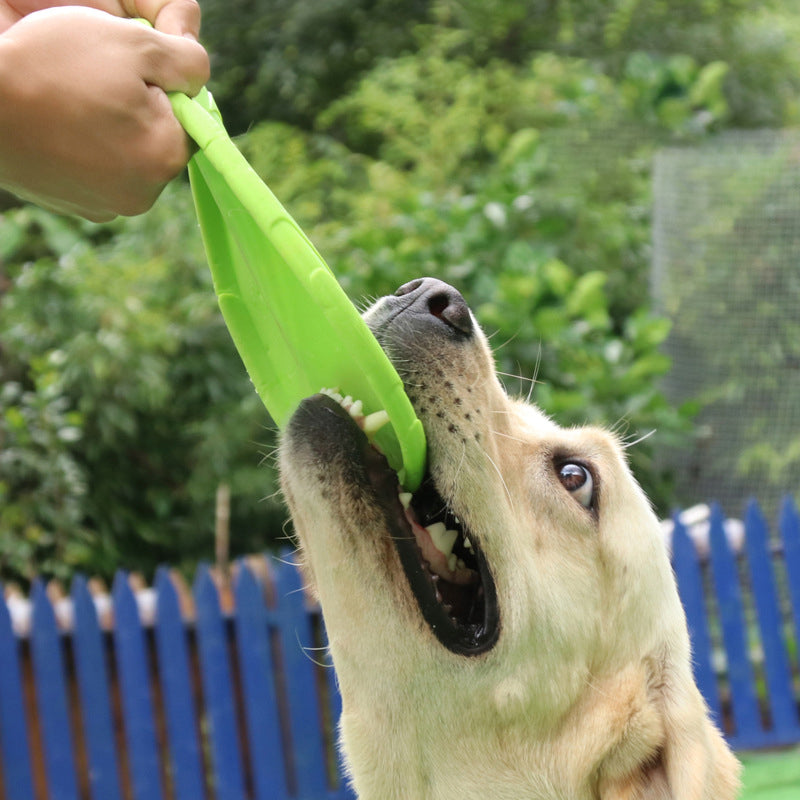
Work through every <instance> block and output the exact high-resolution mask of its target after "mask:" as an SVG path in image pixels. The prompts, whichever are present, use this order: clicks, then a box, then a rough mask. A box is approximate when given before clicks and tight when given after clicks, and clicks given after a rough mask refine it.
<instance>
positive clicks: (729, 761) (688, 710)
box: [598, 678, 741, 800]
mask: <svg viewBox="0 0 800 800" xmlns="http://www.w3.org/2000/svg"><path fill="white" fill-rule="evenodd" d="M656 695H657V697H656V708H657V709H658V711H657V713H658V715H659V716H660V718H661V719H660V722H661V730H662V736H663V739H662V742H661V745H660V746H659V747H658V749H657V750H656V751H655V753H651V754H650V755H649V756H648V757H646V758H644V759H642V760H641V762H640V763H639V764H637V765H635V766H634V767H633V768H632V769H629V770H622V771H618V770H613V771H605V772H601V776H600V781H599V787H598V788H599V796H600V798H601V800H735V798H736V796H737V793H738V789H739V772H740V769H741V767H740V765H739V762H738V761H737V760H736V759H735V758H734V756H733V754H732V753H731V751H730V750H729V748H728V746H727V744H726V743H725V740H724V739H723V738H722V735H721V734H720V732H719V731H718V730H717V729H716V727H715V726H714V725H713V724H712V723H711V721H710V719H709V716H708V709H707V707H706V705H705V702H704V701H703V698H702V696H701V695H700V692H699V691H698V690H697V687H696V686H695V684H694V682H693V681H692V680H691V679H690V678H687V679H686V680H684V681H681V682H680V683H679V684H677V685H676V684H672V685H668V684H661V685H660V686H658V688H657V690H656Z"/></svg>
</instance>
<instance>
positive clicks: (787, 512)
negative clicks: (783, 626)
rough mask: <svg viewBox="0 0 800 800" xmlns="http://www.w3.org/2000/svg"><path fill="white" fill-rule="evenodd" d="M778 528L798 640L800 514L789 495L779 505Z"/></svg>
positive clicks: (799, 614)
mask: <svg viewBox="0 0 800 800" xmlns="http://www.w3.org/2000/svg"><path fill="white" fill-rule="evenodd" d="M780 529H781V538H782V540H783V559H784V563H785V565H786V577H787V583H788V588H789V600H790V602H791V606H792V616H793V619H794V634H795V639H796V640H800V514H798V512H797V508H796V506H795V505H794V503H793V502H792V499H791V498H789V497H787V498H786V499H785V500H784V501H783V505H782V506H781V516H780Z"/></svg>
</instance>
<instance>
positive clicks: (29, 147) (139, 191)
mask: <svg viewBox="0 0 800 800" xmlns="http://www.w3.org/2000/svg"><path fill="white" fill-rule="evenodd" d="M12 4H13V5H12ZM39 5H41V3H37V2H35V0H0V11H3V10H4V11H5V12H6V13H8V12H9V10H13V12H14V13H16V14H19V15H21V16H19V17H18V18H17V19H18V21H16V22H14V23H13V24H12V25H11V26H10V27H9V28H7V29H6V31H5V32H4V33H2V35H0V109H2V111H1V112H0V185H2V186H5V187H7V188H9V189H10V190H11V191H14V192H15V193H17V194H19V195H20V196H22V197H24V198H26V199H29V200H32V201H33V202H36V203H37V204H39V205H42V206H44V207H46V208H50V209H52V210H56V211H59V212H61V213H71V214H79V215H81V216H83V217H86V218H88V219H91V220H95V221H102V220H108V219H111V218H113V217H114V216H116V215H117V214H125V215H132V214H138V213H141V212H143V211H145V210H147V209H148V208H149V207H150V206H151V205H152V204H153V202H155V200H156V198H157V197H158V195H159V194H160V192H161V190H162V189H163V187H164V186H165V185H166V183H168V182H169V181H170V180H171V179H172V178H173V177H174V176H175V175H177V174H178V173H179V172H180V170H181V169H182V168H183V167H184V165H185V164H186V162H187V160H188V158H189V145H188V140H187V137H186V135H185V133H184V131H183V129H182V128H181V126H180V123H178V121H177V120H176V119H175V116H174V114H173V113H172V107H171V105H170V103H169V99H168V98H167V96H166V94H165V92H169V91H181V92H186V93H187V94H189V95H194V94H196V93H197V92H198V91H199V89H200V88H201V87H202V86H203V84H204V83H205V82H206V80H207V79H208V55H207V53H206V52H205V50H204V49H203V48H202V47H201V46H200V45H199V44H198V43H197V42H196V40H195V37H196V34H197V31H198V29H199V10H198V11H197V13H196V15H195V12H194V11H192V9H193V8H196V7H197V6H196V3H195V2H194V0H139V2H138V5H137V6H136V7H134V3H133V2H130V3H128V2H127V0H121V2H114V0H93V6H95V7H98V6H103V11H100V10H96V8H88V7H76V6H70V7H58V8H48V9H45V10H42V11H34V12H33V13H30V14H24V13H23V12H25V11H26V10H28V9H29V8H34V7H37V6H39ZM126 5H129V6H130V9H126V8H125V6H126ZM112 7H113V9H112ZM109 10H116V11H117V12H120V13H122V12H125V13H127V11H128V10H130V11H131V12H132V13H136V14H141V15H143V16H145V17H146V18H148V19H150V18H151V17H152V20H154V21H155V22H154V24H156V25H157V26H159V27H160V28H161V30H154V29H151V28H148V27H147V26H145V25H142V24H140V23H136V22H133V21H131V20H126V19H121V18H119V17H118V16H116V15H113V14H111V13H107V12H108V11H109ZM152 20H151V21H152ZM165 29H168V30H170V31H172V32H173V35H170V34H168V33H165V32H164V30H165ZM179 32H180V33H182V34H183V35H174V34H177V33H179Z"/></svg>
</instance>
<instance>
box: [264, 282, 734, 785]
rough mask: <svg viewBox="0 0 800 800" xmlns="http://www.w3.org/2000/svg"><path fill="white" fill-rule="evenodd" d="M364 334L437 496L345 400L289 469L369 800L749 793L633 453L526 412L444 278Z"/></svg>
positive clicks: (419, 287)
mask: <svg viewBox="0 0 800 800" xmlns="http://www.w3.org/2000/svg"><path fill="white" fill-rule="evenodd" d="M364 319H365V320H366V322H367V324H368V325H369V327H370V329H371V330H372V332H373V333H374V335H375V336H376V338H377V339H378V341H379V342H380V344H381V346H382V347H383V349H384V351H385V352H386V354H387V355H388V356H389V358H390V359H391V361H392V363H393V364H394V366H395V368H396V369H397V370H398V372H399V374H400V376H401V378H402V379H403V383H404V385H405V388H406V391H407V393H408V396H409V398H410V400H411V402H412V404H413V406H414V409H415V411H416V413H417V415H418V417H419V418H420V420H421V421H422V424H423V427H424V430H425V434H426V437H427V442H428V468H427V476H426V478H425V480H424V481H423V483H422V485H421V487H420V488H419V489H418V490H417V491H416V492H415V493H414V495H413V496H409V495H408V494H407V493H405V492H403V491H402V489H401V488H400V487H399V485H398V478H397V475H396V473H395V472H393V471H392V470H391V469H390V468H389V467H388V465H387V463H386V460H385V458H384V457H383V456H382V455H381V454H380V453H379V452H377V450H376V449H375V448H374V447H373V446H372V445H371V444H370V441H369V438H368V436H367V434H366V433H365V430H363V428H365V427H366V428H368V427H369V426H367V425H364V420H363V416H362V415H360V413H359V409H355V412H354V409H353V407H352V406H351V405H350V403H351V400H350V399H349V398H347V399H346V400H343V399H342V398H340V397H338V396H336V395H332V394H331V393H328V394H324V393H321V394H318V395H315V396H313V397H310V398H308V399H306V400H304V401H303V402H302V403H301V405H300V406H299V408H298V409H297V411H296V413H295V414H294V415H293V417H292V418H291V420H290V422H289V423H288V425H287V426H286V430H285V432H284V434H283V436H282V441H281V444H280V456H279V460H280V469H281V484H282V489H283V493H284V496H285V498H286V501H287V504H288V507H289V510H290V513H291V516H292V519H293V523H294V527H295V531H296V535H297V538H298V540H299V550H300V559H301V561H302V567H301V568H302V570H303V572H304V577H305V580H306V582H307V584H308V586H309V587H310V588H311V589H312V590H313V592H315V593H316V596H317V597H318V599H319V601H320V603H321V607H322V611H323V616H324V619H325V624H326V629H327V633H328V639H329V646H330V652H331V655H332V659H333V663H334V666H335V669H336V673H337V678H338V682H339V687H340V691H341V695H342V709H343V710H342V716H341V720H340V725H339V735H340V744H341V747H342V749H343V752H344V756H345V762H346V766H347V770H348V774H349V778H350V780H351V781H352V785H353V787H354V789H355V791H356V793H357V794H358V797H359V798H361V800H395V799H396V800H473V799H474V800H668V799H671V800H731V798H734V797H735V796H736V793H737V787H738V773H739V765H738V762H737V761H736V759H735V758H734V756H733V755H732V754H731V752H730V750H729V749H728V747H727V745H726V743H725V741H724V739H723V738H722V736H721V735H720V733H719V731H718V730H717V729H716V728H715V727H714V725H713V724H712V722H711V720H710V718H709V714H708V710H707V707H706V705H705V703H704V701H703V699H702V697H701V695H700V693H699V691H698V689H697V687H696V685H695V683H694V680H693V677H692V669H691V654H690V646H689V636H688V633H687V627H686V621H685V617H684V614H683V610H682V607H681V603H680V600H679V597H678V593H677V589H676V585H675V582H674V578H673V574H672V571H671V568H670V564H669V559H668V556H667V553H666V549H665V547H664V545H663V541H662V536H661V533H660V529H659V523H658V521H657V519H656V517H655V515H654V513H653V511H652V509H651V507H650V505H649V503H648V501H647V499H646V498H645V496H644V494H643V492H642V491H641V489H640V488H639V486H638V485H637V483H636V482H635V480H634V478H633V477H632V475H631V473H630V472H629V470H628V467H627V466H626V461H625V456H624V448H623V447H622V445H621V443H620V442H619V441H617V440H616V439H615V438H614V437H613V436H612V435H610V434H609V433H607V432H605V431H603V430H601V429H597V428H590V427H587V428H570V429H565V428H561V427H559V426H557V425H556V424H555V423H554V422H553V421H551V420H550V419H549V418H548V417H547V416H546V415H545V414H544V413H543V412H542V411H540V410H539V409H538V408H536V407H535V406H533V405H530V404H529V403H527V402H523V401H521V400H516V399H512V398H510V397H509V396H508V395H507V394H506V392H505V391H504V389H503V388H502V386H501V384H500V382H499V380H498V378H497V377H496V373H495V367H494V363H493V358H492V354H491V351H490V349H489V346H488V343H487V339H486V337H485V335H484V334H483V332H482V331H481V330H480V328H479V326H478V325H477V323H476V321H475V319H474V317H473V315H472V313H471V312H470V310H469V308H468V306H467V304H466V302H465V301H464V299H463V297H462V296H461V295H460V294H459V293H458V292H457V291H456V290H455V289H453V288H452V287H450V286H449V285H447V284H445V283H443V282H441V281H439V280H436V279H434V278H423V279H419V280H416V281H412V282H411V283H408V284H406V285H404V286H402V287H401V288H400V289H399V290H398V291H397V292H396V294H394V295H392V296H389V297H384V298H382V299H380V300H379V301H378V302H377V303H376V304H375V305H374V306H372V307H371V308H370V309H368V311H367V312H365V314H364ZM352 412H354V413H352ZM359 423H361V424H359Z"/></svg>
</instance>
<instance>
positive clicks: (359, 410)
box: [347, 400, 364, 419]
mask: <svg viewBox="0 0 800 800" xmlns="http://www.w3.org/2000/svg"><path fill="white" fill-rule="evenodd" d="M347 410H348V411H349V412H350V416H351V417H353V418H354V419H355V418H356V417H360V416H363V414H364V404H363V403H362V402H361V401H360V400H355V401H354V402H353V404H352V405H351V406H350V408H348V409H347Z"/></svg>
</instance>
